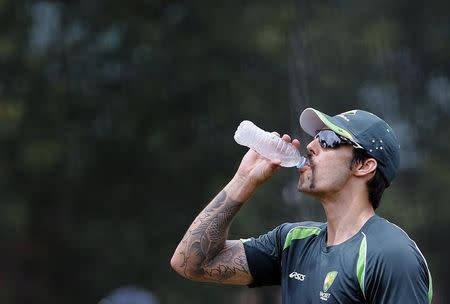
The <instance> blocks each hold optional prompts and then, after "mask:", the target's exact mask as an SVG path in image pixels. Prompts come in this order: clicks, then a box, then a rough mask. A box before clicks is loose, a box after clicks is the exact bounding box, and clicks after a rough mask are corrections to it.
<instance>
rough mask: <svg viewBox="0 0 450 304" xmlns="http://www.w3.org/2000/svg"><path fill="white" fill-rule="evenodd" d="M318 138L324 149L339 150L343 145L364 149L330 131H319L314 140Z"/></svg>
mask: <svg viewBox="0 0 450 304" xmlns="http://www.w3.org/2000/svg"><path fill="white" fill-rule="evenodd" d="M316 138H317V139H318V140H319V144H320V146H321V147H322V148H323V149H337V148H339V147H340V146H342V145H351V146H353V147H354V148H357V149H363V147H361V146H360V145H359V144H357V143H355V142H353V141H351V140H350V139H348V138H345V137H343V136H341V135H339V134H337V133H335V132H334V131H333V130H330V129H323V130H319V131H317V134H316V136H314V139H316Z"/></svg>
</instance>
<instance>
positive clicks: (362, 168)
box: [353, 158, 378, 178]
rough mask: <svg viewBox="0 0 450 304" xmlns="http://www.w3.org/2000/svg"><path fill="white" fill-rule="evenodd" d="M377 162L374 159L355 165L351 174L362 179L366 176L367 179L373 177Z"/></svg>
mask: <svg viewBox="0 0 450 304" xmlns="http://www.w3.org/2000/svg"><path fill="white" fill-rule="evenodd" d="M377 165H378V163H377V160H376V159H375V158H368V159H366V160H365V161H364V162H362V163H359V164H356V165H355V167H354V168H353V172H354V174H355V175H356V176H360V177H363V176H365V175H367V176H368V177H369V178H371V177H372V176H374V175H375V170H376V169H377Z"/></svg>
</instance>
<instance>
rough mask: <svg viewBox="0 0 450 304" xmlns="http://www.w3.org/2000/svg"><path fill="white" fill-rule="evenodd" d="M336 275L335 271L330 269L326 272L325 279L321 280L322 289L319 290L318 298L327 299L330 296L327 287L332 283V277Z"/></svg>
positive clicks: (334, 277)
mask: <svg viewBox="0 0 450 304" xmlns="http://www.w3.org/2000/svg"><path fill="white" fill-rule="evenodd" d="M337 275H338V272H337V271H330V272H329V273H327V276H326V277H325V280H324V281H323V291H321V292H320V299H321V300H324V301H328V298H329V297H330V293H328V292H327V291H328V289H330V287H331V285H333V282H334V279H336V277H337Z"/></svg>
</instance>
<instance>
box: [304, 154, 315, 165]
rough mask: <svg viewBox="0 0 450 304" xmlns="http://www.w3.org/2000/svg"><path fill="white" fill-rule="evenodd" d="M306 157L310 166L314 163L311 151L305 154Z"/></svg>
mask: <svg viewBox="0 0 450 304" xmlns="http://www.w3.org/2000/svg"><path fill="white" fill-rule="evenodd" d="M306 159H307V160H308V162H309V165H310V166H313V165H314V162H313V160H312V154H311V152H308V154H306Z"/></svg>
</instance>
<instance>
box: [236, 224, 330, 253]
mask: <svg viewBox="0 0 450 304" xmlns="http://www.w3.org/2000/svg"><path fill="white" fill-rule="evenodd" d="M324 228H325V224H324V223H320V222H312V221H305V222H296V223H283V224H281V225H279V226H277V227H275V228H274V229H272V230H270V231H268V232H267V233H264V234H262V235H260V236H258V237H256V238H253V237H252V238H249V239H241V241H242V242H243V243H244V245H245V246H246V247H247V246H251V247H259V248H260V249H263V250H266V251H267V250H272V249H273V248H278V249H279V250H283V248H285V246H286V243H289V242H291V241H292V240H294V239H300V238H306V237H309V236H313V235H318V234H319V233H320V232H321V231H323V230H324Z"/></svg>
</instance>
